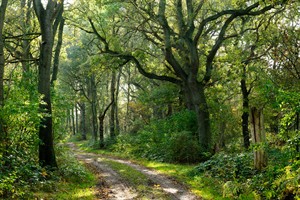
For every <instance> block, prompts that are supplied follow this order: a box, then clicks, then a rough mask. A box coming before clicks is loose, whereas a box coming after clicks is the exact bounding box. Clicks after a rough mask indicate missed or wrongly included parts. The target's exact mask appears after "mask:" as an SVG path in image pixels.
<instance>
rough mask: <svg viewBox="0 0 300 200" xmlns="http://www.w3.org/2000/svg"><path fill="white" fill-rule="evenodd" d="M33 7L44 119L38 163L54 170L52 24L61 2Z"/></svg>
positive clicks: (36, 0) (50, 0) (36, 2)
mask: <svg viewBox="0 0 300 200" xmlns="http://www.w3.org/2000/svg"><path fill="white" fill-rule="evenodd" d="M33 5H34V10H35V13H36V15H37V18H38V20H39V24H40V29H41V34H42V41H41V46H40V58H39V67H38V69H39V76H38V92H39V93H40V94H41V95H43V101H44V103H41V104H40V112H42V113H43V114H44V118H43V119H42V121H41V124H40V127H39V139H40V144H39V162H40V165H41V166H43V167H45V166H48V167H53V168H56V167H57V163H56V158H55V152H54V144H53V130H52V116H51V114H52V108H51V93H50V76H51V67H52V50H53V43H54V23H55V20H57V16H59V15H58V14H59V13H60V11H61V10H62V8H63V1H57V0H48V3H47V5H46V6H45V7H44V6H43V3H42V1H41V0H34V1H33Z"/></svg>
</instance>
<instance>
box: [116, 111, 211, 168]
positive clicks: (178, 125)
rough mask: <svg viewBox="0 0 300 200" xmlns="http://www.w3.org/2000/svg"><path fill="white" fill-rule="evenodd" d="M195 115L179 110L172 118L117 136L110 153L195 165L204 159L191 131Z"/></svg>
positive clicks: (193, 127) (193, 129)
mask: <svg viewBox="0 0 300 200" xmlns="http://www.w3.org/2000/svg"><path fill="white" fill-rule="evenodd" d="M196 130H197V126H196V116H195V113H193V112H191V111H187V110H186V111H182V112H180V113H177V114H174V115H173V116H171V117H169V118H167V119H163V120H156V121H152V122H151V123H150V124H149V125H147V126H145V127H144V128H143V129H142V130H140V131H139V132H138V133H136V134H126V135H120V136H118V138H117V142H116V143H115V144H114V145H112V147H111V149H112V150H113V151H118V152H123V153H124V154H129V155H132V156H135V157H142V158H147V159H149V160H156V161H163V162H185V163H191V162H197V161H200V160H202V159H204V158H205V156H204V155H207V154H206V153H205V152H201V150H200V148H199V145H198V141H197V138H196V136H195V134H194V133H195V132H196Z"/></svg>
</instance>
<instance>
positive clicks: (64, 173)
mask: <svg viewBox="0 0 300 200" xmlns="http://www.w3.org/2000/svg"><path fill="white" fill-rule="evenodd" d="M58 148H59V150H57V152H58V153H57V161H58V165H59V170H58V171H57V172H54V174H53V175H52V178H51V179H49V180H48V181H45V183H44V185H39V186H38V188H37V191H36V192H35V193H34V197H35V198H36V199H48V200H49V199H60V200H76V199H78V200H79V199H80V200H81V199H83V200H93V199H95V198H96V188H95V186H96V184H97V178H96V176H95V175H94V174H93V173H92V172H90V171H89V170H88V169H87V168H86V167H85V166H84V165H83V164H82V163H80V162H78V161H77V160H76V158H74V156H73V155H71V154H70V150H69V149H68V148H66V147H65V146H60V147H58Z"/></svg>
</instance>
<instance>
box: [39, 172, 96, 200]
mask: <svg viewBox="0 0 300 200" xmlns="http://www.w3.org/2000/svg"><path fill="white" fill-rule="evenodd" d="M95 185H96V179H95V177H94V175H93V174H91V173H88V174H87V175H86V176H85V177H84V179H83V180H82V182H72V181H64V180H61V181H58V182H57V183H55V186H52V187H51V189H50V188H48V189H47V188H46V187H49V186H46V187H44V188H43V190H42V191H39V192H36V193H35V195H34V196H35V198H37V199H61V200H69V199H74V200H76V199H78V200H79V199H83V200H93V199H95Z"/></svg>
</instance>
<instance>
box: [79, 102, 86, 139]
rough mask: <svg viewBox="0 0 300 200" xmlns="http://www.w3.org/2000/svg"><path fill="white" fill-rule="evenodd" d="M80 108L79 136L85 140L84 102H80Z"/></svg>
mask: <svg viewBox="0 0 300 200" xmlns="http://www.w3.org/2000/svg"><path fill="white" fill-rule="evenodd" d="M80 110H81V131H82V132H81V136H82V139H83V140H86V125H85V121H86V120H85V115H86V114H85V103H81V105H80Z"/></svg>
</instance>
